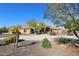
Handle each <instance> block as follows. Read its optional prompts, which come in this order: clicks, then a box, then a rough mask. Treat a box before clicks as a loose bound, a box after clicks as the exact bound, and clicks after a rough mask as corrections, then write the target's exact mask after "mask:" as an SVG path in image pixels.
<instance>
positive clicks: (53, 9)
mask: <svg viewBox="0 0 79 59" xmlns="http://www.w3.org/2000/svg"><path fill="white" fill-rule="evenodd" d="M44 17H45V18H47V19H50V20H51V21H52V22H53V23H54V24H56V25H57V26H61V25H63V26H64V27H65V28H66V29H68V30H71V31H73V33H74V34H75V35H76V36H77V37H78V38H79V36H78V35H77V33H76V31H77V30H78V29H79V4H77V3H61V4H60V3H53V4H47V10H46V11H45V14H44Z"/></svg>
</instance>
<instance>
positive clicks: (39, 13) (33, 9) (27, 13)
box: [0, 3, 51, 27]
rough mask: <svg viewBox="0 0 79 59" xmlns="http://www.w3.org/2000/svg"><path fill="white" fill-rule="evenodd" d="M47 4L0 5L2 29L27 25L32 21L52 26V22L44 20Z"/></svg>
mask: <svg viewBox="0 0 79 59" xmlns="http://www.w3.org/2000/svg"><path fill="white" fill-rule="evenodd" d="M45 10H46V5H45V4H8V3H7V4H0V27H2V26H12V25H17V24H20V25H25V23H26V22H27V21H29V20H31V19H36V21H38V22H44V23H45V24H48V25H50V24H51V22H50V20H46V19H44V18H43V16H44V11H45Z"/></svg>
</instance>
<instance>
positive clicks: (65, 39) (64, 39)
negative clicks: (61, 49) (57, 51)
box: [58, 38, 71, 44]
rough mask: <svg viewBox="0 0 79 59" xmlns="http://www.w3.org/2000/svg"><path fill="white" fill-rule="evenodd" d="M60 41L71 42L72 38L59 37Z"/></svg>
mask: <svg viewBox="0 0 79 59" xmlns="http://www.w3.org/2000/svg"><path fill="white" fill-rule="evenodd" d="M58 42H59V43H63V44H68V43H70V42H71V39H68V38H59V40H58Z"/></svg>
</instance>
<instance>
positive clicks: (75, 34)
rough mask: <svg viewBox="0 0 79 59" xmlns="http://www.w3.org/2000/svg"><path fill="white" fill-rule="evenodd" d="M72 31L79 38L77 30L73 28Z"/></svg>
mask: <svg viewBox="0 0 79 59" xmlns="http://www.w3.org/2000/svg"><path fill="white" fill-rule="evenodd" d="M73 33H74V34H75V36H76V37H77V38H78V39H79V36H78V34H77V32H76V31H75V30H74V31H73Z"/></svg>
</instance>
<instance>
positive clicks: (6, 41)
mask: <svg viewBox="0 0 79 59" xmlns="http://www.w3.org/2000/svg"><path fill="white" fill-rule="evenodd" d="M15 40H16V37H15V35H10V36H8V37H7V38H5V39H4V42H5V44H10V43H14V42H15Z"/></svg>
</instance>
